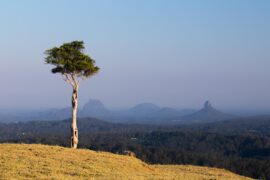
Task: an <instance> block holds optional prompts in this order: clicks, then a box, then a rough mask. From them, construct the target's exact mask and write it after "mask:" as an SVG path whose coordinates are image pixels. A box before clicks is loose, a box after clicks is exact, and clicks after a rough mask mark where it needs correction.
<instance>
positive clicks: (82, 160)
mask: <svg viewBox="0 0 270 180" xmlns="http://www.w3.org/2000/svg"><path fill="white" fill-rule="evenodd" d="M0 179H1V180H2V179H16V180H17V179H136V180H137V179H138V180H139V179H190V180H196V179H209V180H210V179H211V180H214V179H217V180H220V179H221V180H222V179H232V180H238V179H248V178H246V177H242V176H239V175H236V174H233V173H231V172H229V171H227V170H223V169H216V168H208V167H197V166H186V165H148V164H146V163H144V162H142V161H140V160H139V159H136V158H134V157H129V156H124V155H116V154H111V153H106V152H96V151H91V150H84V149H78V150H74V149H69V148H63V147H59V146H47V145H27V144H0Z"/></svg>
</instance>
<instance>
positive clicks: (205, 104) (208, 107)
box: [204, 101, 213, 109]
mask: <svg viewBox="0 0 270 180" xmlns="http://www.w3.org/2000/svg"><path fill="white" fill-rule="evenodd" d="M204 109H213V107H212V105H211V103H210V101H206V102H205V103H204Z"/></svg>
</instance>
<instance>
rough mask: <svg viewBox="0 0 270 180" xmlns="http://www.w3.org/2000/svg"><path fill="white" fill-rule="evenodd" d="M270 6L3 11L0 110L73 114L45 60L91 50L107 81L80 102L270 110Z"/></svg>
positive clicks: (92, 84) (26, 4)
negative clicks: (58, 51) (77, 45)
mask: <svg viewBox="0 0 270 180" xmlns="http://www.w3.org/2000/svg"><path fill="white" fill-rule="evenodd" d="M269 9H270V1H268V0H260V1H254V0H220V1H216V0H204V1H201V0H186V1H181V0H167V1H166V0H147V1H145V0H91V1H88V0H77V1H72V0H58V1H55V0H47V1H35V0H25V1H19V0H9V1H1V2H0V23H1V28H0V39H1V43H0V55H1V56H0V76H1V84H2V85H1V93H0V99H1V101H0V108H12V107H16V108H40V107H41V108H45V107H65V106H69V104H70V94H71V89H70V87H69V86H68V85H67V84H66V83H65V82H64V81H62V79H61V76H60V75H53V74H51V73H50V68H51V67H50V66H49V65H45V64H44V51H45V50H46V49H49V48H51V47H53V46H59V45H61V44H62V43H64V42H69V41H73V40H83V41H84V42H85V45H86V53H88V54H90V55H91V57H92V58H94V59H96V62H97V65H98V66H100V68H101V71H100V73H99V74H98V75H96V76H95V77H93V78H91V79H89V80H87V81H84V82H83V83H82V85H81V89H80V94H79V100H80V104H81V105H82V104H84V103H85V102H86V101H87V100H88V99H89V98H97V99H100V100H102V101H103V102H104V103H105V104H107V105H108V106H109V107H111V108H120V107H129V106H133V105H134V104H137V103H140V102H153V103H156V104H158V105H161V106H173V107H178V108H198V107H200V106H201V105H202V103H203V101H205V100H207V99H210V100H211V101H212V103H213V104H214V105H215V106H217V107H218V108H223V109H226V108H238V109H243V108H244V109H245V108H248V109H270V71H269V67H270V23H269V22H270V11H269Z"/></svg>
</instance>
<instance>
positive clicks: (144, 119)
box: [0, 99, 236, 124]
mask: <svg viewBox="0 0 270 180" xmlns="http://www.w3.org/2000/svg"><path fill="white" fill-rule="evenodd" d="M70 117H71V108H70V107H67V108H63V109H49V110H46V111H39V112H28V113H8V114H0V122H18V121H32V120H43V121H44V120H63V119H68V118H70ZM78 117H93V118H99V119H103V120H106V121H109V122H120V123H141V124H145V123H146V124H172V123H205V122H215V121H222V120H228V119H232V118H235V117H236V116H234V115H231V114H226V113H223V112H221V111H218V110H216V109H215V108H213V107H212V105H211V104H210V102H209V101H207V102H206V103H205V105H204V107H203V108H202V109H201V110H199V111H196V110H192V109H186V110H178V109H175V108H171V107H159V106H157V105H155V104H152V103H141V104H138V105H136V106H134V107H132V108H130V109H127V110H122V111H113V110H109V109H108V108H106V106H105V105H104V104H103V103H102V102H101V101H99V100H97V99H90V100H89V101H88V102H87V103H86V104H85V105H84V106H83V108H82V109H79V110H78Z"/></svg>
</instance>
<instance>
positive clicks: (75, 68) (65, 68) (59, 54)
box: [45, 41, 99, 78]
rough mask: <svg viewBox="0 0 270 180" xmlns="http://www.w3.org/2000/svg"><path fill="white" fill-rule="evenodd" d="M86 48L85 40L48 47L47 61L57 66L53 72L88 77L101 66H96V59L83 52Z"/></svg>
mask: <svg viewBox="0 0 270 180" xmlns="http://www.w3.org/2000/svg"><path fill="white" fill-rule="evenodd" d="M84 49H85V47H84V42H83V41H73V42H70V43H64V44H63V45H62V46H60V47H54V48H52V49H48V50H47V51H46V52H45V54H46V57H45V62H46V63H47V64H52V65H54V66H55V67H54V68H53V69H52V73H61V74H62V75H72V76H75V77H81V78H87V77H90V76H92V75H93V74H95V73H97V72H98V71H99V67H97V66H95V60H93V59H92V58H91V57H90V56H88V55H86V54H84V53H83V50H84Z"/></svg>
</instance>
